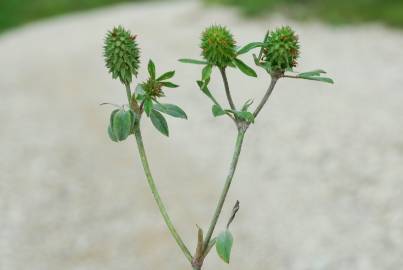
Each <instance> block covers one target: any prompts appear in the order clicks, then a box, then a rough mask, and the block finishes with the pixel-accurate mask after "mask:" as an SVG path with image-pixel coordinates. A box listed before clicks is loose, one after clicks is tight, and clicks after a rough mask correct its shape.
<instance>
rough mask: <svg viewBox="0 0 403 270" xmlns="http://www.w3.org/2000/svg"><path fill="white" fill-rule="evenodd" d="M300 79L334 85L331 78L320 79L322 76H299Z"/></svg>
mask: <svg viewBox="0 0 403 270" xmlns="http://www.w3.org/2000/svg"><path fill="white" fill-rule="evenodd" d="M298 77H299V78H301V79H305V80H312V81H320V82H325V83H332V84H333V83H334V81H333V80H332V79H331V78H328V77H320V76H301V74H299V75H298Z"/></svg>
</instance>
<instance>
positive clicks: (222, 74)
mask: <svg viewBox="0 0 403 270" xmlns="http://www.w3.org/2000/svg"><path fill="white" fill-rule="evenodd" d="M219 69H220V73H221V76H222V80H223V81H224V88H225V94H226V95H227V99H228V103H229V106H230V107H231V109H232V110H236V108H235V104H234V101H233V100H232V96H231V92H230V90H229V84H228V78H227V73H226V71H225V68H219Z"/></svg>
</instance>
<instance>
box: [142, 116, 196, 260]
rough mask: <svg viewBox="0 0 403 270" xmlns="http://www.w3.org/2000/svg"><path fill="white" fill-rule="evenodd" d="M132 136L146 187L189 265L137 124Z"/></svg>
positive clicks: (188, 255) (183, 245)
mask: <svg viewBox="0 0 403 270" xmlns="http://www.w3.org/2000/svg"><path fill="white" fill-rule="evenodd" d="M134 135H135V137H136V141H137V146H138V149H139V154H140V158H141V162H142V164H143V168H144V173H145V175H146V178H147V182H148V185H149V186H150V189H151V192H152V194H153V196H154V199H155V201H156V203H157V205H158V208H159V210H160V212H161V215H162V217H163V218H164V221H165V223H166V225H167V226H168V229H169V231H170V232H171V234H172V236H173V238H174V239H175V241H176V243H177V244H178V246H179V247H180V249H181V250H182V252H183V254H184V255H185V256H186V259H187V260H188V261H189V262H190V263H191V262H192V260H193V257H192V255H191V254H190V252H189V249H188V248H187V247H186V245H185V243H184V242H183V240H182V238H181V237H180V236H179V234H178V232H177V231H176V229H175V226H174V225H173V223H172V221H171V219H170V217H169V215H168V213H167V210H166V208H165V205H164V203H163V202H162V199H161V196H160V194H159V192H158V189H157V186H156V184H155V182H154V178H153V176H152V174H151V170H150V166H149V164H148V160H147V156H146V152H145V149H144V143H143V138H142V136H141V131H140V126H139V124H137V126H136V127H135V128H134Z"/></svg>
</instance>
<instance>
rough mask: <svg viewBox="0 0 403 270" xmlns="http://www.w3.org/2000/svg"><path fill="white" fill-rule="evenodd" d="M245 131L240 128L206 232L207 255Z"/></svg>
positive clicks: (204, 246) (204, 248) (205, 248)
mask: <svg viewBox="0 0 403 270" xmlns="http://www.w3.org/2000/svg"><path fill="white" fill-rule="evenodd" d="M245 132H246V131H245V130H243V129H239V130H238V136H237V139H236V143H235V149H234V154H233V156H232V161H231V166H230V169H229V173H228V176H227V179H226V181H225V184H224V188H223V190H222V192H221V195H220V199H219V201H218V204H217V208H216V210H215V212H214V215H213V218H212V220H211V223H210V227H209V229H208V231H207V234H206V237H205V241H204V245H203V250H204V252H205V255H206V251H207V250H208V246H209V242H210V239H211V237H212V235H213V232H214V228H215V226H216V224H217V221H218V218H219V217H220V214H221V210H222V208H223V206H224V202H225V199H226V197H227V194H228V190H229V188H230V186H231V182H232V178H233V177H234V173H235V169H236V167H237V164H238V159H239V155H240V153H241V148H242V142H243V139H244V136H245Z"/></svg>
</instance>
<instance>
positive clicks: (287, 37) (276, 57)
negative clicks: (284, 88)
mask: <svg viewBox="0 0 403 270" xmlns="http://www.w3.org/2000/svg"><path fill="white" fill-rule="evenodd" d="M298 57H299V43H298V36H297V35H296V34H295V32H294V30H292V29H291V27H289V26H283V27H281V28H277V29H276V30H275V31H273V32H271V33H270V34H269V36H268V37H267V39H266V41H265V47H264V48H263V62H264V63H265V65H266V67H267V68H268V69H269V71H270V72H276V73H284V71H286V70H290V69H292V68H294V67H295V66H296V65H297V59H298Z"/></svg>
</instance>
